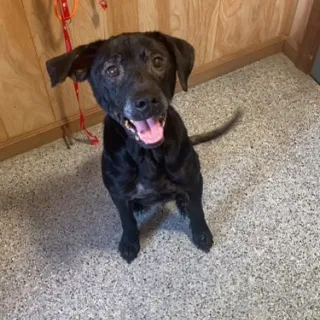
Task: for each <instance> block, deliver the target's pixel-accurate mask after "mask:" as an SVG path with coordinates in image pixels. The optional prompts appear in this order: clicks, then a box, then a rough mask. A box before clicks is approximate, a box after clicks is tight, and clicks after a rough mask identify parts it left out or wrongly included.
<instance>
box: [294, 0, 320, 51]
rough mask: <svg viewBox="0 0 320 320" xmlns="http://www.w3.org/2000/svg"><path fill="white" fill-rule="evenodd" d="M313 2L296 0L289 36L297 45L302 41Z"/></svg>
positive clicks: (311, 0)
mask: <svg viewBox="0 0 320 320" xmlns="http://www.w3.org/2000/svg"><path fill="white" fill-rule="evenodd" d="M316 1H318V0H316ZM313 2H314V0H299V2H298V5H297V10H296V14H295V16H294V19H293V23H292V28H291V31H290V37H291V38H292V39H293V40H294V41H295V42H296V43H297V44H298V45H301V43H302V41H303V36H304V33H305V30H306V27H307V23H308V18H309V16H310V12H311V8H312V5H313ZM319 19H320V17H319Z"/></svg>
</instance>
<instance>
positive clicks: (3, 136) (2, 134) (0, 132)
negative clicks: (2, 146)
mask: <svg viewBox="0 0 320 320" xmlns="http://www.w3.org/2000/svg"><path fill="white" fill-rule="evenodd" d="M7 139H8V135H7V132H6V129H5V127H4V125H3V123H2V120H1V119H0V142H1V141H5V140H7Z"/></svg>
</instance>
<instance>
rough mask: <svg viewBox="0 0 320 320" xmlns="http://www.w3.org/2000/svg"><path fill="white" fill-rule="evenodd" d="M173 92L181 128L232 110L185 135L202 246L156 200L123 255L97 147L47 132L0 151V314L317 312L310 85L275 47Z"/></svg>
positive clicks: (152, 316)
mask: <svg viewBox="0 0 320 320" xmlns="http://www.w3.org/2000/svg"><path fill="white" fill-rule="evenodd" d="M175 104H176V106H177V109H178V110H179V111H180V113H181V115H182V117H183V118H184V120H185V122H186V125H187V127H188V128H189V132H190V133H195V132H200V131H203V130H205V129H208V128H211V127H214V126H215V125H218V124H219V123H220V122H222V121H224V119H225V118H226V117H228V115H229V114H230V113H231V112H232V110H233V109H234V108H236V107H241V108H242V109H243V111H244V116H243V118H242V120H241V122H240V123H239V124H238V125H237V126H236V127H235V128H234V129H233V130H231V131H230V132H229V133H228V134H227V135H226V136H224V137H222V138H220V139H219V140H216V141H214V142H212V143H208V144H204V145H201V146H199V147H197V150H198V152H199V154H200V159H201V163H202V167H203V175H204V186H205V191H204V207H205V211H206V216H207V220H208V222H209V224H210V227H211V229H212V231H213V233H214V240H215V246H214V248H213V250H212V251H211V252H210V253H209V254H203V253H201V252H200V251H198V250H197V249H195V247H194V246H193V245H192V244H191V243H190V241H189V238H188V228H187V222H186V221H185V220H183V219H182V218H181V217H180V216H179V215H178V214H177V213H176V210H175V208H174V207H170V206H169V207H168V208H165V209H159V210H158V212H157V213H156V215H155V216H152V215H149V216H147V217H146V218H145V221H141V224H142V226H141V228H142V250H141V253H140V255H139V258H138V259H137V260H135V262H134V263H132V264H131V265H127V264H126V263H125V262H124V261H122V260H121V258H120V257H119V254H118V253H117V245H118V241H119V238H120V234H121V227H120V221H119V218H118V216H117V213H116V211H115V207H114V206H113V205H112V203H111V201H110V198H109V196H108V194H107V192H106V191H105V189H104V187H103V184H102V180H101V176H100V151H101V150H100V148H94V147H90V146H88V145H86V144H83V143H81V142H79V143H77V144H76V145H75V146H74V147H73V148H72V150H67V149H66V148H65V146H64V143H63V142H62V141H58V142H55V143H53V144H50V145H48V146H45V147H43V148H40V149H38V150H34V151H32V152H29V153H27V154H24V155H21V156H19V157H16V158H13V159H11V160H8V161H5V162H2V163H0V201H1V202H0V203H1V216H0V238H1V246H0V268H1V269H0V271H1V274H0V277H1V278H0V279H1V282H0V286H1V287H0V290H1V291H0V318H1V319H55V320H56V319H95V320H96V319H108V320H111V319H117V320H122V319H130V320H135V319H148V320H157V319H192V320H193V319H215V320H220V319H221V320H222V319H230V320H231V319H233V320H234V319H236V320H239V319H281V320H284V319H290V320H295V319H296V320H302V319H312V320H315V319H320V297H319V291H320V243H319V241H320V240H319V239H320V195H319V190H320V151H319V150H320V86H318V85H317V84H316V83H315V82H314V81H313V80H312V79H311V78H310V77H308V76H306V75H303V74H302V73H300V72H299V71H298V70H296V69H295V68H294V67H293V65H292V64H291V62H289V60H287V58H285V57H284V56H283V55H276V56H273V57H270V58H268V59H265V60H263V61H260V62H257V63H255V64H252V65H250V66H248V67H245V68H243V69H241V70H237V71H235V72H233V73H231V74H228V75H225V76H223V77H221V78H218V79H215V80H213V81H210V82H208V83H206V84H203V85H201V86H198V87H196V88H193V89H191V90H190V91H189V93H187V94H185V93H182V94H179V95H177V97H176V99H175ZM93 131H94V132H95V133H97V134H98V135H99V136H100V137H101V126H96V127H94V128H93ZM81 137H83V136H82V135H81V134H80V135H78V138H79V139H81ZM169 211H171V213H170V214H169Z"/></svg>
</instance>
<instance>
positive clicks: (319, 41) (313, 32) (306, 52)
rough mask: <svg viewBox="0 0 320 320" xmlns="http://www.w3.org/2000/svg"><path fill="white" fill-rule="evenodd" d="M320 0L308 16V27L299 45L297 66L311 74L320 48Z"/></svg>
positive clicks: (315, 2)
mask: <svg viewBox="0 0 320 320" xmlns="http://www.w3.org/2000/svg"><path fill="white" fill-rule="evenodd" d="M319 17H320V0H315V1H314V2H313V4H312V9H311V11H310V15H309V17H308V22H307V27H306V30H305V33H304V36H303V40H302V43H301V45H300V46H299V56H298V58H297V63H296V66H297V67H298V68H299V69H301V70H302V71H303V72H305V73H306V74H310V73H311V70H312V67H313V64H314V62H315V59H316V57H317V54H318V52H319V50H320V19H319Z"/></svg>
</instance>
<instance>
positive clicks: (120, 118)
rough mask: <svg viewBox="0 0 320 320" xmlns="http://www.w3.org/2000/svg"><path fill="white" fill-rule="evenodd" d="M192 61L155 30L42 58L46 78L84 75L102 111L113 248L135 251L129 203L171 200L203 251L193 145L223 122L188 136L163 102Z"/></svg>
mask: <svg viewBox="0 0 320 320" xmlns="http://www.w3.org/2000/svg"><path fill="white" fill-rule="evenodd" d="M193 63H194V49H193V47H192V46H191V45H190V44H189V43H187V42H186V41H184V40H181V39H177V38H174V37H171V36H168V35H164V34H162V33H160V32H146V33H127V34H122V35H119V36H115V37H111V38H110V39H108V40H104V41H96V42H93V43H90V44H88V45H83V46H80V47H77V48H76V49H74V50H73V51H72V52H70V53H66V54H63V55H61V56H58V57H55V58H53V59H51V60H49V61H48V62H47V70H48V73H49V75H50V78H51V82H52V86H55V85H57V84H58V83H61V82H63V81H64V80H65V79H66V78H67V77H71V78H72V79H74V80H78V81H84V80H88V81H89V83H90V85H91V87H92V90H93V93H94V95H95V98H96V99H97V101H98V103H99V104H100V106H101V107H102V108H103V109H104V110H105V111H106V112H107V117H106V119H105V127H104V151H103V156H102V175H103V181H104V184H105V186H106V188H107V189H108V191H109V193H110V196H111V197H112V199H113V201H114V203H115V205H116V206H117V208H118V210H119V213H120V218H121V222H122V228H123V234H122V238H121V241H120V245H119V250H120V253H121V256H122V257H123V258H124V259H125V260H126V261H127V262H131V261H132V260H133V259H135V258H136V257H137V255H138V252H139V249H140V244H139V231H138V228H137V223H136V220H135V217H134V214H133V212H134V210H136V209H141V208H145V207H148V206H150V205H153V204H155V203H157V202H163V201H169V200H175V201H176V203H177V206H178V208H179V210H180V211H181V213H182V214H185V215H187V216H188V217H189V219H190V227H191V230H192V235H193V242H194V243H195V245H196V246H197V247H198V248H200V249H201V250H203V251H205V252H208V251H209V250H210V248H211V246H212V243H213V241H212V234H211V232H210V230H209V228H208V225H207V223H206V221H205V218H204V212H203V209H202V185H203V183H202V175H201V172H200V163H199V158H198V155H197V153H196V152H195V150H194V148H193V145H194V144H197V143H201V142H205V141H209V140H211V139H213V138H214V137H216V136H217V135H219V134H221V133H223V132H224V131H226V130H227V129H229V128H230V127H231V125H232V124H233V123H234V122H235V120H236V119H237V117H238V115H237V114H236V115H235V116H234V117H233V118H232V119H231V120H230V121H229V122H228V123H227V124H225V125H224V126H223V127H222V128H219V129H216V130H213V131H211V132H208V133H205V134H201V135H198V136H194V137H191V138H189V137H188V134H187V130H186V128H185V126H184V124H183V122H182V120H181V118H180V116H179V115H178V113H177V112H176V111H175V109H174V108H173V107H172V106H171V105H170V102H171V99H172V97H173V94H174V90H175V85H176V73H178V77H179V80H180V83H181V86H182V88H183V90H185V91H187V81H188V77H189V75H190V73H191V71H192V68H193Z"/></svg>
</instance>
